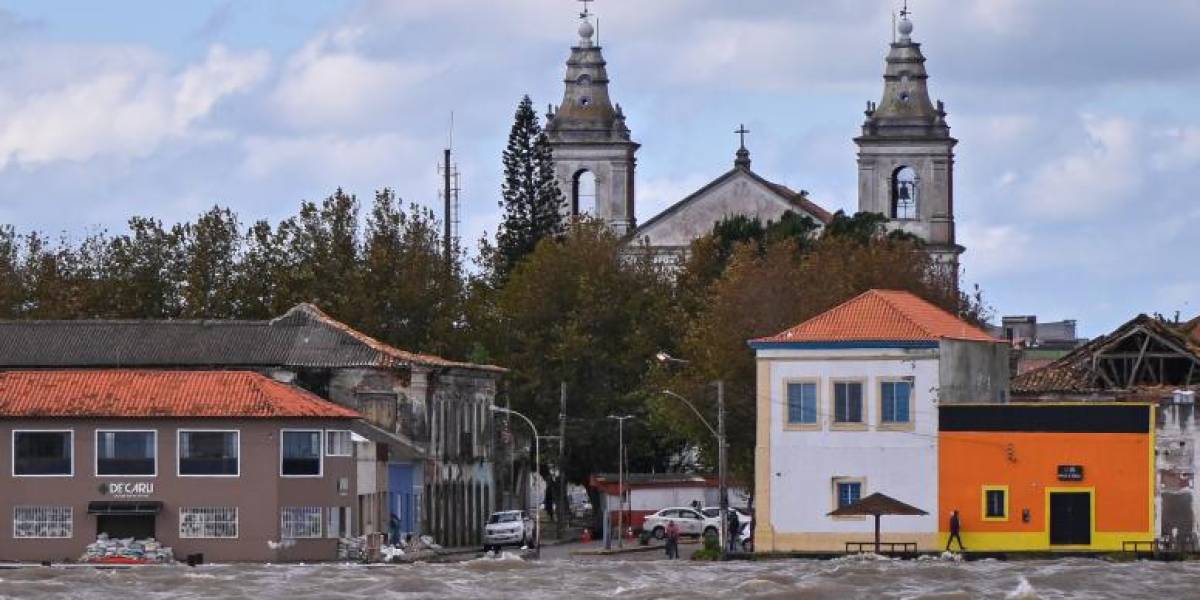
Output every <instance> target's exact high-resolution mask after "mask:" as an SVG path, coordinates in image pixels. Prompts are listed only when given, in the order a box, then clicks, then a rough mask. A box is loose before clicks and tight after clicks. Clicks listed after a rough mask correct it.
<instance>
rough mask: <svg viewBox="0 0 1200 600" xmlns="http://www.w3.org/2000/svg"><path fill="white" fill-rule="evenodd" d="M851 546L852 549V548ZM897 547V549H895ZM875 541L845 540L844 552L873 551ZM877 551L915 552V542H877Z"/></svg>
mask: <svg viewBox="0 0 1200 600" xmlns="http://www.w3.org/2000/svg"><path fill="white" fill-rule="evenodd" d="M852 548H853V550H852ZM897 548H898V550H897ZM874 551H875V542H846V553H847V554H850V553H852V552H858V553H862V552H874ZM879 551H880V552H882V553H884V554H916V552H917V543H916V542H879Z"/></svg>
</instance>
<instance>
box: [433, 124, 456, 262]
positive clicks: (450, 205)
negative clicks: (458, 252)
mask: <svg viewBox="0 0 1200 600" xmlns="http://www.w3.org/2000/svg"><path fill="white" fill-rule="evenodd" d="M453 147H454V111H450V131H449V133H448V135H447V136H446V148H445V150H443V151H442V164H441V166H440V168H439V169H438V170H439V171H440V172H441V175H442V193H441V194H440V195H441V196H442V200H443V201H444V203H445V204H444V207H443V209H442V227H443V232H442V253H443V255H444V256H445V258H446V267H447V268H451V267H452V266H453V265H454V248H455V246H456V245H457V242H458V230H459V204H458V196H459V192H460V191H462V188H461V187H459V172H458V166H457V165H455V164H454V163H452V162H450V155H451V148H453Z"/></svg>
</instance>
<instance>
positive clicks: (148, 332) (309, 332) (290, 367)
mask: <svg viewBox="0 0 1200 600" xmlns="http://www.w3.org/2000/svg"><path fill="white" fill-rule="evenodd" d="M128 367H136V368H142V369H164V370H172V369H224V370H249V371H254V372H257V373H260V374H262V375H265V376H267V377H269V378H272V379H275V380H277V381H281V382H284V383H289V384H292V385H295V386H297V387H300V388H303V389H305V390H308V391H310V392H312V393H314V394H316V395H318V396H320V397H322V398H324V399H326V400H329V401H331V402H334V403H336V404H338V405H341V406H345V407H347V408H350V409H352V410H355V411H357V412H359V413H361V414H362V415H363V416H364V419H362V420H360V421H357V422H356V423H355V424H354V432H355V434H356V435H357V436H358V437H357V438H356V440H357V443H356V454H357V459H356V461H355V464H356V465H357V474H358V478H357V481H358V483H357V486H356V490H355V492H356V493H355V496H356V499H357V504H358V511H356V514H357V519H358V522H357V530H358V531H360V532H362V533H374V532H382V533H388V534H391V533H397V534H399V535H401V536H403V535H405V534H409V533H411V534H428V535H431V536H433V538H434V539H435V540H436V541H437V542H438V543H439V544H442V545H446V546H460V545H461V546H465V545H472V544H475V543H477V542H478V541H479V539H480V536H481V533H480V532H481V531H482V525H481V523H482V522H483V520H485V519H486V518H487V516H488V515H489V514H490V513H491V512H492V511H493V510H494V509H495V508H496V507H497V506H505V504H503V503H504V502H506V501H507V502H512V501H513V500H512V498H513V491H512V490H511V489H509V488H510V487H511V486H504V485H501V484H500V483H499V482H500V481H501V479H500V478H498V477H497V476H496V463H495V460H494V458H493V452H494V448H493V444H492V443H491V439H492V434H493V427H492V415H491V413H490V411H488V410H487V406H489V405H490V404H491V403H492V402H493V400H494V398H495V394H496V384H497V381H498V379H499V378H500V376H501V375H502V374H503V373H504V369H501V368H499V367H494V366H490V365H475V364H470V363H463V362H456V361H451V360H446V359H443V358H440V357H437V356H431V355H426V354H419V353H414V352H408V351H405V350H401V349H399V348H395V347H393V346H390V345H388V344H384V343H383V342H380V341H379V340H376V339H373V338H371V337H370V336H367V335H365V334H363V333H361V332H358V331H355V330H354V329H353V328H351V327H349V326H348V325H346V324H345V323H341V322H339V321H337V320H336V319H333V318H332V317H330V316H329V315H327V314H325V313H324V312H322V311H321V310H320V309H318V308H317V307H315V306H313V305H310V304H301V305H297V306H296V307H294V308H292V309H291V310H289V311H288V312H287V313H285V314H283V315H281V316H279V317H277V318H274V319H270V320H263V321H242V320H184V319H179V320H77V321H0V372H3V371H5V370H13V369H79V368H82V369H93V370H97V371H103V370H108V369H114V368H128ZM392 515H396V517H397V520H398V521H399V528H398V531H393V529H394V528H393V527H392V519H391V516H392ZM477 525H478V526H477Z"/></svg>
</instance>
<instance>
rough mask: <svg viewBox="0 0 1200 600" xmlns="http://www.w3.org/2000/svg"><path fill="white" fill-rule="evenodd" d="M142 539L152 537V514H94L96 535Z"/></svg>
mask: <svg viewBox="0 0 1200 600" xmlns="http://www.w3.org/2000/svg"><path fill="white" fill-rule="evenodd" d="M101 533H107V534H108V537H110V538H133V539H135V540H144V539H146V538H152V537H154V515H96V535H100V534H101Z"/></svg>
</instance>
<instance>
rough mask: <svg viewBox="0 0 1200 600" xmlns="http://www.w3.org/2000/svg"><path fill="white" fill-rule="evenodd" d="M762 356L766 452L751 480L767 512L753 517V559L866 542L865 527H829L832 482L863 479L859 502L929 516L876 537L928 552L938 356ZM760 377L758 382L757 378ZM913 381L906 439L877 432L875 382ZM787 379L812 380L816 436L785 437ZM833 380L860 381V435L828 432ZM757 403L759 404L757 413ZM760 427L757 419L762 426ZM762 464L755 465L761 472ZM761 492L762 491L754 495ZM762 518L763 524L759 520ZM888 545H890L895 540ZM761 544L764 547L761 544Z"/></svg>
mask: <svg viewBox="0 0 1200 600" xmlns="http://www.w3.org/2000/svg"><path fill="white" fill-rule="evenodd" d="M824 352H825V353H824V354H821V353H820V352H815V351H786V350H773V351H760V353H759V356H760V357H764V358H766V360H763V361H761V362H760V365H762V364H764V363H766V367H765V368H764V367H760V370H759V376H760V377H762V376H764V375H765V376H766V377H767V378H768V380H769V381H770V384H769V395H770V402H769V404H768V407H769V411H770V418H769V425H768V427H769V429H770V435H769V440H770V447H769V457H762V456H761V454H760V456H759V459H760V460H762V459H763V458H766V460H767V462H766V465H769V468H768V469H769V470H767V471H766V472H765V473H759V477H758V478H757V481H759V484H758V485H759V487H760V488H761V487H762V484H763V483H764V481H763V480H764V478H765V479H767V480H769V481H766V482H765V483H767V484H768V486H769V492H768V493H769V499H768V503H767V507H766V511H765V512H766V513H767V514H765V515H764V514H762V513H763V512H764V511H763V510H762V508H763V507H762V505H761V504H760V508H759V515H758V516H759V519H758V520H757V521H756V522H757V525H756V533H755V535H756V536H757V537H756V539H758V540H760V544H759V545H758V546H757V548H756V549H757V550H760V551H786V550H841V549H842V548H843V544H844V542H845V541H849V540H856V539H864V536H867V535H868V534H871V533H873V531H874V523H873V521H871V520H868V519H865V518H864V519H836V518H833V517H829V516H827V513H828V512H830V511H831V510H833V509H834V508H836V505H835V499H834V478H838V477H853V478H862V479H863V480H864V481H863V486H862V496H863V497H865V496H867V495H870V494H872V493H875V492H881V493H884V494H887V495H888V496H891V497H893V498H896V499H897V500H900V501H902V502H906V503H908V504H911V505H913V506H916V507H918V508H922V509H924V510H926V511H928V512H930V513H931V516H928V517H885V518H884V520H883V530H884V531H885V532H891V533H892V534H895V535H900V538H903V541H914V542H918V543H920V544H921V545H922V546H923V547H929V546H930V545H931V544H933V543H935V538H936V532H937V522H936V519H935V517H934V516H932V515H933V514H935V513H936V512H937V412H936V409H935V393H934V392H933V391H932V390H934V389H935V388H936V382H937V378H938V361H937V357H936V354H934V353H932V352H929V351H924V352H913V351H907V352H906V351H903V350H862V351H856V350H847V351H824ZM764 371H765V373H764ZM902 377H912V378H913V379H912V382H913V394H914V398H913V411H912V416H913V427H912V431H886V430H881V426H880V425H879V420H880V415H879V410H880V409H879V394H880V392H879V382H880V381H881V379H884V378H891V379H895V378H902ZM789 379H806V380H807V379H815V380H817V381H818V390H819V391H818V424H819V425H820V430H817V431H792V430H788V429H787V428H786V427H785V423H786V412H785V411H786V405H787V402H786V391H785V384H786V382H787V381H788V380H789ZM836 379H857V380H862V381H864V382H865V385H864V408H865V415H864V416H865V421H866V427H865V429H864V430H862V431H834V430H831V424H832V420H833V416H832V413H833V408H832V397H833V386H832V382H833V380H836ZM761 406H762V404H761V403H760V407H761ZM761 423H762V421H761V420H760V424H761ZM763 466H765V465H759V466H758V468H759V469H762V467H763ZM759 493H762V490H761V489H760V490H759ZM764 517H765V518H764ZM900 538H894V537H893V538H892V539H900ZM761 542H765V543H761Z"/></svg>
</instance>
